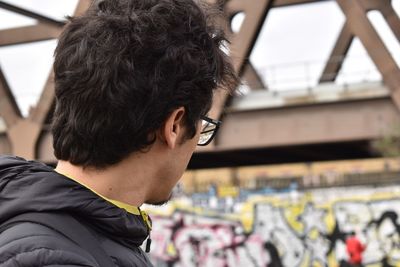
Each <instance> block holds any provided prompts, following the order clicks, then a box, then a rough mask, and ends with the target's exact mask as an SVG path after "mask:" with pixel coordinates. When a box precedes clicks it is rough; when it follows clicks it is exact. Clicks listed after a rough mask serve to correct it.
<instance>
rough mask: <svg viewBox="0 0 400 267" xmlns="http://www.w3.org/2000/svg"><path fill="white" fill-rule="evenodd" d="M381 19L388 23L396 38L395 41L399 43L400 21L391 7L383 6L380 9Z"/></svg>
mask: <svg viewBox="0 0 400 267" xmlns="http://www.w3.org/2000/svg"><path fill="white" fill-rule="evenodd" d="M381 12H382V15H383V18H384V19H385V20H386V22H387V23H388V25H389V27H390V29H391V30H392V31H393V34H394V35H395V36H396V38H397V40H398V41H399V42H400V19H399V16H398V15H397V13H396V11H395V10H394V9H393V6H392V5H389V4H388V5H385V6H384V7H383V8H382V9H381Z"/></svg>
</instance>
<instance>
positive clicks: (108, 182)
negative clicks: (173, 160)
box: [56, 155, 154, 207]
mask: <svg viewBox="0 0 400 267" xmlns="http://www.w3.org/2000/svg"><path fill="white" fill-rule="evenodd" d="M132 157H136V156H135V155H132V156H129V157H128V158H127V159H124V160H123V161H121V162H119V163H117V164H116V165H113V166H110V167H108V168H106V169H100V170H99V169H95V168H90V167H89V168H83V167H81V166H76V165H73V164H71V163H70V162H68V161H59V162H58V164H57V167H56V171H57V172H59V173H61V174H64V175H66V176H69V177H70V178H73V179H74V180H76V181H77V182H79V183H81V184H83V185H85V186H87V187H88V188H89V189H91V190H93V191H95V192H97V193H98V194H100V195H102V196H104V197H106V198H109V199H113V200H118V201H121V202H124V203H127V204H129V205H133V206H137V207H139V206H141V205H142V204H143V203H144V202H145V201H146V199H147V192H148V190H149V187H150V186H151V184H152V181H153V179H152V178H153V177H154V175H153V173H152V172H151V170H148V169H146V166H147V165H148V164H143V163H142V162H141V158H140V157H137V158H135V159H132ZM139 167H140V168H139Z"/></svg>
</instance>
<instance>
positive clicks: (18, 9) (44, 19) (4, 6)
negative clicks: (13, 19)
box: [0, 1, 65, 27]
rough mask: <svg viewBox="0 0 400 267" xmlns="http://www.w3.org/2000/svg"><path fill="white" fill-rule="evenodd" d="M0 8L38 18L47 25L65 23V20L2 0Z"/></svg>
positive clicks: (62, 24) (59, 25) (61, 24)
mask: <svg viewBox="0 0 400 267" xmlns="http://www.w3.org/2000/svg"><path fill="white" fill-rule="evenodd" d="M0 8H2V9H5V10H8V11H11V12H14V13H17V14H20V15H23V16H26V17H30V18H33V19H36V20H38V21H39V22H43V23H46V24H49V25H53V26H58V27H62V26H64V24H65V21H59V20H56V19H53V18H50V17H47V16H44V15H41V14H38V13H35V12H32V11H30V10H27V9H24V8H21V7H18V6H15V5H11V4H9V3H6V2H4V1H0Z"/></svg>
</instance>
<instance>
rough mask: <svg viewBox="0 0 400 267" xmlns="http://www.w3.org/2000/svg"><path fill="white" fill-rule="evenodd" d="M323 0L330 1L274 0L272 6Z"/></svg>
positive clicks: (317, 0) (313, 1) (316, 0)
mask: <svg viewBox="0 0 400 267" xmlns="http://www.w3.org/2000/svg"><path fill="white" fill-rule="evenodd" d="M323 1H325V2H326V1H331V0H275V1H274V3H273V7H285V6H292V5H301V4H310V3H317V2H323Z"/></svg>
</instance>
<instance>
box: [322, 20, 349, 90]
mask: <svg viewBox="0 0 400 267" xmlns="http://www.w3.org/2000/svg"><path fill="white" fill-rule="evenodd" d="M353 38H354V34H353V33H352V32H351V30H350V28H349V26H348V25H347V23H345V24H344V25H343V27H342V30H341V31H340V34H339V36H338V38H337V41H336V43H335V46H334V48H333V50H332V52H331V54H330V56H329V59H328V62H327V63H326V65H325V68H324V70H323V72H322V75H321V77H320V79H319V82H320V83H323V82H333V81H335V80H336V77H337V75H338V73H339V71H340V69H341V68H342V64H343V61H344V59H345V57H346V54H347V52H348V51H349V48H350V45H351V42H352V41H353Z"/></svg>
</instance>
